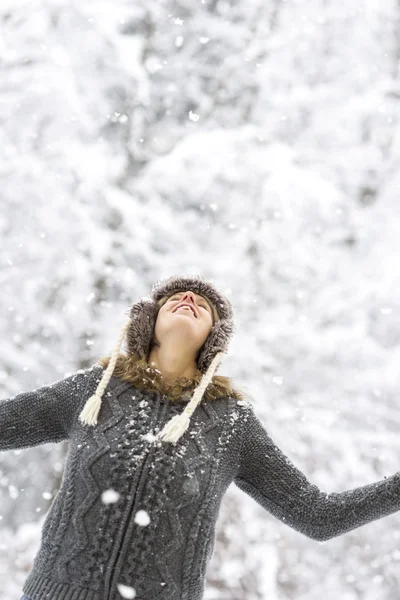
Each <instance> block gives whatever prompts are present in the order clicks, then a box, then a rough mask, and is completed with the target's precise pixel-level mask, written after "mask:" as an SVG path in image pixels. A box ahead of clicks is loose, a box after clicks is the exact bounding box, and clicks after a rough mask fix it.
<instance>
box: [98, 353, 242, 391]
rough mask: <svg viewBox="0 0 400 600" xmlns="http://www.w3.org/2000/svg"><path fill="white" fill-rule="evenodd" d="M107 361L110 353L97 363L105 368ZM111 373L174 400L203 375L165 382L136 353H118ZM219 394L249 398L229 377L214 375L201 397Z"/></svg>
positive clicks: (157, 372) (109, 358) (192, 386)
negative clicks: (165, 394) (164, 394)
mask: <svg viewBox="0 0 400 600" xmlns="http://www.w3.org/2000/svg"><path fill="white" fill-rule="evenodd" d="M110 360H111V356H102V357H100V358H99V359H98V361H97V364H99V365H100V366H102V367H103V368H104V369H106V368H107V367H108V363H109V362H110ZM113 375H115V376H116V377H119V378H121V379H123V380H124V381H129V382H130V383H132V384H133V385H136V386H137V387H140V388H144V389H146V390H148V391H158V392H161V393H167V394H168V395H169V396H170V398H171V400H174V401H179V398H180V396H181V395H182V392H184V391H186V390H188V389H192V388H193V389H194V388H195V387H197V385H199V383H200V381H201V378H202V373H200V374H198V375H195V376H194V377H192V378H189V377H179V378H177V379H176V380H175V381H173V382H172V383H170V384H168V383H166V382H165V380H164V378H163V376H162V374H161V373H160V371H158V370H157V369H155V368H154V367H152V366H150V365H149V363H148V362H147V360H146V358H145V357H143V358H140V357H139V356H138V355H137V354H136V353H131V354H129V355H124V354H120V355H119V356H118V358H117V362H116V364H115V368H114V371H113ZM221 396H230V397H232V398H236V399H237V400H245V399H247V398H249V397H250V395H249V394H248V393H245V392H243V391H242V390H240V389H238V388H237V387H236V385H234V384H233V382H232V380H231V378H230V377H225V376H224V375H214V377H213V378H212V380H211V382H210V383H209V385H208V386H207V388H206V391H205V393H204V398H205V399H206V400H213V399H216V398H218V397H221Z"/></svg>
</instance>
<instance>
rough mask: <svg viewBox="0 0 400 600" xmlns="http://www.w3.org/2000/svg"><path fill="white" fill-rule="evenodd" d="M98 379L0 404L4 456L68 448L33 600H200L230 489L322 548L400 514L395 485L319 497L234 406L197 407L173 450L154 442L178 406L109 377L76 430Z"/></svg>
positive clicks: (29, 585) (80, 377)
mask: <svg viewBox="0 0 400 600" xmlns="http://www.w3.org/2000/svg"><path fill="white" fill-rule="evenodd" d="M102 373H103V367H101V366H99V365H93V366H92V367H91V368H90V369H87V370H82V371H78V372H76V373H75V374H74V375H71V376H70V377H67V378H66V379H63V380H61V381H57V382H55V383H53V384H51V385H47V386H44V387H41V388H40V389H37V390H33V391H31V392H23V393H20V394H18V395H16V396H14V397H13V398H10V399H7V400H3V401H1V402H0V450H10V449H14V448H28V447H31V446H36V445H38V444H43V443H46V442H60V441H61V440H67V439H68V440H69V447H68V455H67V458H66V464H65V468H64V472H63V478H62V484H61V487H60V490H59V492H58V493H57V495H56V497H55V498H54V500H53V502H52V505H51V507H50V509H49V511H48V513H47V516H46V520H45V523H44V525H43V531H42V538H41V544H40V548H39V551H38V553H37V555H36V557H35V560H34V563H33V566H32V569H31V571H30V573H29V575H28V577H27V579H26V581H25V584H24V586H23V591H24V593H25V594H26V595H27V596H28V597H29V598H31V600H61V599H62V600H120V599H121V598H123V597H135V598H136V599H137V600H139V599H140V600H201V598H202V597H203V591H204V580H205V574H206V569H207V565H208V563H209V560H210V558H211V555H212V552H213V547H214V531H215V523H216V520H217V517H218V511H219V507H220V503H221V500H222V497H223V495H224V493H225V491H226V489H227V488H228V486H229V484H230V483H231V482H232V481H234V482H235V483H236V485H237V486H238V487H239V488H240V489H242V490H243V491H245V492H246V493H247V494H249V495H250V496H251V497H252V498H254V500H256V501H257V502H258V503H259V504H260V505H261V506H263V507H264V508H265V509H266V510H267V511H268V512H270V513H271V514H272V515H274V516H275V517H277V518H278V519H280V520H282V521H283V522H284V523H286V524H287V525H289V526H290V527H292V528H294V529H296V530H297V531H299V532H300V533H302V534H304V535H306V536H308V537H310V538H312V539H314V540H318V541H322V540H329V539H330V538H333V537H335V536H338V535H340V534H343V533H345V532H347V531H350V530H352V529H355V528H356V527H359V526H360V525H364V524H365V523H369V522H370V521H373V520H374V519H379V518H381V517H384V516H386V515H390V514H391V513H394V512H395V511H397V510H399V509H400V474H399V473H396V474H394V475H392V476H391V477H388V478H385V479H383V480H381V481H378V482H374V483H371V484H368V485H365V486H363V487H359V488H356V489H352V490H348V491H344V492H340V493H331V494H327V493H325V492H322V491H320V490H319V489H318V487H317V486H316V485H313V484H312V483H310V482H309V481H308V480H307V478H306V477H305V475H304V474H303V473H302V472H301V471H299V470H298V469H297V468H296V467H295V466H294V465H293V464H292V463H291V462H290V460H289V459H288V458H287V457H286V456H285V454H284V453H283V452H282V451H281V450H280V449H279V448H278V447H277V446H276V445H275V443H274V441H273V440H272V439H271V437H270V436H269V434H268V433H267V431H266V429H265V428H264V426H263V424H262V423H261V421H260V420H259V419H258V417H257V416H256V414H255V412H254V409H253V407H252V406H251V405H250V404H249V403H247V402H244V401H238V400H237V399H233V398H231V397H223V398H221V399H219V400H218V401H217V402H215V401H214V402H210V401H208V402H207V401H205V400H204V398H203V400H202V402H201V404H200V405H199V406H198V407H197V408H196V410H195V412H194V414H193V416H192V418H191V422H190V426H189V429H188V430H187V431H186V432H185V433H184V435H183V436H182V438H181V439H180V440H179V442H178V443H177V444H176V446H174V445H173V444H169V443H165V442H161V441H159V440H157V441H154V437H153V436H152V435H151V434H155V433H157V431H159V430H160V429H162V427H163V426H164V424H165V423H166V422H167V421H168V420H169V419H170V418H171V416H172V415H173V414H178V413H180V412H181V411H182V410H183V407H182V404H176V403H174V402H171V401H169V399H168V396H164V395H161V394H159V393H157V392H153V391H152V392H150V391H148V390H145V389H139V388H138V387H136V388H135V387H134V386H133V385H132V384H130V383H129V382H126V381H122V380H121V379H119V378H117V377H115V376H113V377H112V378H111V380H110V383H109V385H108V388H107V390H106V392H105V394H104V395H103V403H102V406H101V410H100V413H99V422H98V424H97V425H96V426H95V427H88V426H87V425H82V424H81V422H80V421H79V419H78V416H79V413H80V411H81V410H82V408H83V405H84V403H85V402H86V400H87V398H88V397H89V396H91V395H92V394H93V392H94V391H95V388H96V386H97V384H98V382H99V381H100V379H101V375H102ZM149 433H150V435H149ZM107 490H113V491H114V496H112V497H113V499H114V501H111V502H110V501H109V498H110V493H111V495H112V493H113V492H109V493H108V495H107V494H103V492H106V491H107ZM115 492H117V494H119V495H118V496H117V494H115ZM107 498H108V500H107ZM116 498H118V499H117V500H116V501H115V499H116ZM140 511H145V512H140ZM143 515H145V516H146V515H148V517H149V520H148V521H146V520H143V519H142V518H141V517H143ZM123 586H128V587H129V588H133V589H134V590H135V592H136V595H135V596H133V595H130V596H128V595H126V593H125V589H124V588H123Z"/></svg>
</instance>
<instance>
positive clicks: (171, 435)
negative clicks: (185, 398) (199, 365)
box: [156, 352, 223, 445]
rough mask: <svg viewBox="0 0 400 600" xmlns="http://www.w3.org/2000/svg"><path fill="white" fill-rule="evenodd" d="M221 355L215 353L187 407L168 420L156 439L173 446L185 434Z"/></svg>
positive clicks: (220, 353)
mask: <svg viewBox="0 0 400 600" xmlns="http://www.w3.org/2000/svg"><path fill="white" fill-rule="evenodd" d="M222 355H223V353H222V352H217V354H216V355H215V356H214V358H213V360H212V362H211V364H210V366H209V367H208V369H207V371H206V373H205V374H204V375H203V377H202V378H201V381H200V383H199V385H198V386H197V388H196V390H195V392H194V394H193V396H192V398H191V400H190V402H189V403H188V405H187V406H186V407H185V409H184V410H183V411H182V412H181V414H180V415H175V416H173V417H172V419H170V420H169V421H168V423H166V424H165V425H164V427H163V429H162V430H161V431H160V432H159V433H158V434H157V436H156V437H157V438H160V439H161V440H162V441H164V442H171V443H172V444H174V445H175V444H176V442H177V441H178V440H179V438H180V437H181V436H182V435H183V434H184V433H185V431H186V430H187V428H188V427H189V423H190V417H191V416H192V414H193V412H194V410H195V408H196V407H197V405H198V404H200V402H201V399H202V397H203V394H204V392H205V390H206V387H207V386H208V384H209V383H210V381H211V380H212V378H213V376H214V373H215V371H216V369H217V367H218V365H219V363H220V362H221V359H222Z"/></svg>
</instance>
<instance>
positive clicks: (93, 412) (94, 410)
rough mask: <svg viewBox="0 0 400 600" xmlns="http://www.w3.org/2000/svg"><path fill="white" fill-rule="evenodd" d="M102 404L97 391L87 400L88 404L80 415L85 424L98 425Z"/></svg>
mask: <svg viewBox="0 0 400 600" xmlns="http://www.w3.org/2000/svg"><path fill="white" fill-rule="evenodd" d="M100 406H101V396H99V394H97V393H95V394H93V396H90V398H89V399H88V400H87V401H86V404H85V406H84V407H83V410H82V412H81V414H80V415H79V420H80V421H81V422H82V423H84V424H85V425H96V423H97V416H98V414H99V410H100Z"/></svg>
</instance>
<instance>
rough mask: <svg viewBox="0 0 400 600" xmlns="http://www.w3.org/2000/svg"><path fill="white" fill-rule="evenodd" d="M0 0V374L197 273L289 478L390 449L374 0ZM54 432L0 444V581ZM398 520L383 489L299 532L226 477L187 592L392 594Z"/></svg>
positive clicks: (33, 384) (398, 182)
mask: <svg viewBox="0 0 400 600" xmlns="http://www.w3.org/2000/svg"><path fill="white" fill-rule="evenodd" d="M0 22H1V31H0V57H1V59H0V60H1V77H0V147H1V151H0V152H1V161H0V187H1V211H0V239H1V252H0V266H1V269H0V277H1V295H0V326H1V329H0V331H1V335H0V337H1V343H0V353H1V358H0V383H1V394H2V396H1V397H2V398H3V399H5V398H8V397H10V396H12V395H14V394H16V393H17V392H20V391H27V390H29V389H34V388H37V387H39V386H41V385H45V384H47V383H51V382H53V381H55V380H57V379H60V378H62V377H64V376H67V375H68V374H70V373H72V372H74V371H75V370H77V369H79V368H86V367H87V366H90V365H91V364H93V363H94V362H95V361H96V359H97V357H99V356H100V355H106V354H107V353H109V352H110V351H111V350H112V348H113V347H114V344H115V341H116V337H117V335H118V332H119V330H120V327H121V326H122V324H123V323H124V322H125V313H126V310H127V309H128V307H129V306H130V304H132V303H133V302H134V301H136V300H138V299H139V297H141V296H144V295H148V293H149V291H150V288H151V286H152V285H153V284H154V283H155V282H156V281H157V280H158V279H160V278H163V277H167V276H170V275H172V274H178V273H183V274H200V275H202V276H204V277H206V278H209V279H211V280H213V281H214V283H215V284H216V285H217V287H218V288H219V289H220V290H221V291H222V292H224V293H225V294H227V296H228V297H229V298H230V300H231V302H232V304H233V306H234V309H235V317H236V326H237V333H236V336H235V338H234V340H233V342H232V343H231V346H230V351H229V354H228V355H227V356H226V358H225V359H224V361H223V363H222V365H221V367H220V369H219V374H221V375H227V376H230V377H232V378H233V379H234V380H235V381H236V382H237V385H238V387H240V388H241V389H245V390H248V392H249V394H251V396H252V398H253V399H254V400H253V403H254V406H255V409H256V412H257V413H258V415H259V416H260V418H261V419H262V421H263V422H264V424H265V426H266V428H267V429H268V431H269V432H270V434H271V435H272V437H273V438H274V440H275V441H276V443H277V444H278V445H279V446H280V447H281V449H282V450H283V451H284V452H285V453H286V454H287V455H288V456H289V457H290V459H291V460H292V461H293V462H294V463H295V464H296V465H297V466H298V467H299V468H300V469H302V470H303V472H304V473H305V474H306V475H307V477H308V478H309V479H310V481H312V482H313V483H315V484H317V485H318V486H319V487H320V488H321V489H322V490H324V491H326V492H331V491H342V490H346V489H351V488H354V487H357V486H362V485H365V484H367V483H370V482H373V481H376V480H378V479H383V478H384V477H385V476H389V475H391V474H393V473H394V472H396V471H398V470H400V440H399V435H398V428H399V424H400V410H399V401H398V399H399V389H400V386H399V383H400V376H399V364H400V314H399V312H400V269H399V266H400V260H399V256H400V204H399V191H400V168H399V166H400V127H399V119H400V113H399V107H400V80H399V61H400V35H399V31H400V4H399V2H398V1H397V0H380V1H378V0H366V1H365V2H363V3H360V2H358V1H356V0H348V1H347V2H346V3H342V2H340V3H338V2H335V1H334V0H308V1H306V0H286V1H285V0H270V1H269V2H266V1H265V0H251V1H250V2H249V0H236V1H235V2H231V1H229V0H224V1H222V0H201V1H199V2H193V1H192V0H176V1H175V2H167V1H166V0H155V1H151V2H149V1H148V0H146V1H145V0H136V1H135V2H132V1H127V0H126V1H123V0H107V1H100V0H80V2H77V1H73V0H69V1H67V0H31V1H28V0H2V2H1V5H0ZM0 436H1V423H0ZM66 444H67V442H63V443H62V444H57V445H54V444H46V445H42V446H40V447H35V448H29V449H25V450H11V451H7V452H2V453H1V454H0V506H1V510H0V582H1V584H0V600H19V598H20V596H21V595H22V585H23V582H24V580H25V578H26V576H27V574H28V572H29V570H30V567H31V563H32V560H33V558H34V556H35V554H36V552H37V550H38V547H39V541H40V534H41V526H42V523H43V520H44V517H45V514H46V511H47V510H48V507H49V505H50V503H51V500H52V498H53V497H54V495H55V494H56V492H57V490H58V487H59V485H60V481H61V475H62V470H63V466H64V460H65V453H66V449H67V448H66ZM399 507H400V499H399ZM399 543H400V514H398V513H395V514H393V515H390V516H389V517H387V518H384V519H381V520H378V521H374V522H373V523H370V524H368V525H365V526H363V527H360V528H358V529H356V530H353V531H351V532H348V533H347V534H345V535H342V536H340V537H337V538H335V539H332V540H329V541H327V542H323V543H318V542H316V541H313V540H311V539H309V538H307V537H305V536H303V535H301V534H300V533H298V532H296V531H294V530H292V529H290V528H289V527H288V526H287V525H286V524H284V523H282V522H280V521H278V520H277V519H276V518H275V517H273V516H272V515H270V514H268V513H267V512H266V511H264V510H263V509H262V508H261V507H260V506H259V505H258V504H256V503H255V502H254V501H253V500H251V499H250V498H249V497H248V496H246V495H245V494H244V493H243V492H242V491H240V490H239V489H238V488H237V487H236V486H234V485H232V486H230V488H229V489H228V492H227V494H226V496H225V498H224V501H223V504H222V506H221V513H220V518H219V521H218V523H217V538H216V543H215V548H214V554H213V556H212V559H211V562H210V565H209V570H208V574H207V581H206V592H205V600H242V599H243V598H245V599H246V600H320V599H321V597H323V598H324V600H337V599H338V598H340V599H341V600H359V599H362V600H378V599H379V600H397V599H398V593H399V589H400V569H399V561H400V548H399Z"/></svg>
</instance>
